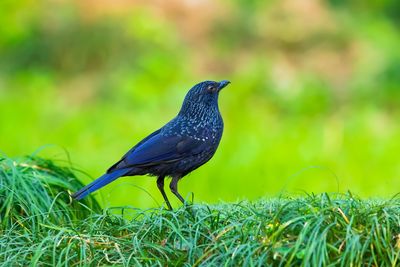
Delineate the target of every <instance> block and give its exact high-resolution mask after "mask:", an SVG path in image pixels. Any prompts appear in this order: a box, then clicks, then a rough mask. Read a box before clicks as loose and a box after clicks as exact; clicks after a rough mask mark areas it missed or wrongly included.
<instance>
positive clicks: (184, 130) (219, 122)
mask: <svg viewBox="0 0 400 267" xmlns="http://www.w3.org/2000/svg"><path fill="white" fill-rule="evenodd" d="M229 83H230V81H227V80H222V81H220V82H216V81H203V82H200V83H198V84H196V85H194V86H193V87H192V88H191V89H190V90H189V91H188V93H187V94H186V96H185V98H184V100H183V104H182V106H181V108H180V111H179V113H178V115H177V116H175V117H174V118H173V119H172V120H171V121H169V122H168V123H167V124H165V125H164V126H163V127H161V128H160V129H158V130H156V131H155V132H153V133H152V134H150V135H148V136H147V137H146V138H144V139H143V140H141V141H140V142H139V143H137V144H136V145H135V146H133V147H132V148H131V149H130V150H129V151H128V152H127V153H126V154H125V155H124V156H123V157H122V158H121V159H120V160H119V161H117V162H116V163H115V164H114V165H112V166H111V167H110V168H108V170H107V171H106V172H105V174H103V175H102V176H100V177H99V178H97V179H96V180H94V181H93V182H92V183H90V184H88V185H86V186H84V187H83V188H82V189H80V190H79V191H77V192H75V193H74V194H72V195H71V196H72V197H73V198H74V199H75V200H81V199H83V198H84V197H86V196H87V195H89V194H90V193H93V192H94V191H96V190H98V189H100V188H102V187H103V186H105V185H107V184H109V183H111V182H113V181H115V180H116V179H118V178H120V177H125V176H136V175H150V176H155V177H157V187H158V189H159V191H160V192H161V195H162V196H163V198H164V201H165V203H166V205H167V206H168V209H169V210H172V206H171V204H170V202H169V200H168V197H167V195H166V193H165V190H164V179H165V178H166V177H169V178H171V182H170V184H169V187H170V190H171V192H172V193H173V194H174V195H175V196H176V197H177V198H178V199H179V200H180V201H181V202H182V203H183V204H184V205H185V200H184V198H183V197H182V196H181V195H180V194H179V192H178V182H179V180H181V179H182V178H183V177H184V176H186V175H187V174H189V173H190V172H192V171H194V170H195V169H197V168H199V167H200V166H202V165H203V164H205V163H206V162H208V161H209V160H210V159H211V158H212V157H213V156H214V154H215V152H216V150H217V148H218V146H219V143H220V141H221V137H222V133H223V129H224V122H223V119H222V116H221V113H220V110H219V107H218V97H219V93H220V91H221V90H222V89H223V88H225V87H226V86H227V85H228V84H229Z"/></svg>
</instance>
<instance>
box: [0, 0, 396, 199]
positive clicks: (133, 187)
mask: <svg viewBox="0 0 400 267" xmlns="http://www.w3.org/2000/svg"><path fill="white" fill-rule="evenodd" d="M0 25H1V26H0V151H1V153H2V154H3V155H7V156H12V157H15V156H20V155H26V154H31V153H37V154H38V155H40V156H45V157H49V158H52V159H56V160H57V161H58V162H64V163H67V164H69V163H68V162H69V161H70V162H71V164H72V165H73V166H74V167H76V168H77V169H81V170H83V171H84V172H86V173H87V174H88V175H86V174H84V173H81V174H80V177H81V179H82V180H83V181H85V182H89V181H90V180H91V179H93V178H95V177H97V176H99V175H101V174H102V172H103V171H104V170H105V169H106V168H107V167H108V166H110V165H111V164H112V163H114V162H115V161H116V160H117V159H119V158H120V157H121V156H122V155H123V154H124V153H125V152H126V151H127V150H128V149H129V148H130V147H131V146H132V145H134V144H135V143H136V142H138V141H139V140H141V139H142V138H143V137H145V136H146V135H147V134H149V133H151V132H152V131H154V130H155V129H158V128H159V127H160V126H161V125H163V124H164V123H166V122H167V121H168V120H169V119H171V118H172V117H173V116H175V115H176V113H177V112H178V110H179V108H180V105H181V102H182V100H183V97H184V95H185V93H186V92H187V90H188V89H189V88H190V87H191V86H192V85H194V84H195V83H197V82H200V81H202V80H206V79H212V80H222V79H229V80H230V81H231V82H232V84H231V85H230V86H229V87H227V88H226V89H224V90H223V91H222V93H221V96H220V109H221V111H222V113H223V117H224V120H225V132H224V136H223V139H222V142H221V145H220V148H219V151H218V152H217V154H216V155H215V157H214V158H213V159H212V161H210V162H209V163H208V164H207V165H205V166H203V167H202V168H200V169H199V170H198V171H196V172H194V173H192V174H190V175H189V176H188V177H186V178H185V179H183V180H182V181H181V183H180V190H181V192H182V194H183V195H184V196H186V197H187V198H191V192H194V200H195V201H197V202H201V201H207V202H209V203H213V202H218V201H235V200H240V199H256V198H260V197H263V196H278V195H280V194H288V193H289V194H299V193H302V192H304V191H305V192H307V193H311V192H315V193H318V192H346V191H347V190H350V191H351V192H353V193H354V194H357V195H359V196H362V197H390V196H392V195H394V194H396V193H398V192H399V191H400V164H399V152H400V138H399V137H400V124H399V113H400V112H399V104H400V1H397V0H379V1H361V0H353V1H344V0H330V1H322V0H320V1H318V0H302V1H299V0H274V1H262V0H251V1H249V0H246V1H245V0H235V1H228V0H226V1H212V0H186V1H177V0H171V1H162V0H159V1H144V0H143V1H136V0H114V1H106V0H75V1H66V0H57V1H56V0H54V1H49V0H43V1H34V0H21V1H14V0H2V1H1V2H0ZM65 151H67V152H65ZM97 196H98V197H99V199H102V201H103V204H104V205H106V206H108V205H134V206H139V207H152V206H157V205H159V204H160V203H162V197H161V196H160V194H159V192H158V190H157V187H156V185H155V179H154V178H151V177H134V178H124V179H120V180H119V181H117V182H115V183H113V184H111V185H109V186H108V187H106V188H104V189H103V190H101V193H100V194H97ZM171 200H173V204H174V205H175V206H176V205H177V204H178V202H177V201H176V199H175V198H174V197H172V196H171Z"/></svg>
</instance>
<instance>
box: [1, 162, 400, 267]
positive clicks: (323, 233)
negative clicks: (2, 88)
mask: <svg viewBox="0 0 400 267" xmlns="http://www.w3.org/2000/svg"><path fill="white" fill-rule="evenodd" d="M75 172H76V171H75V170H72V169H71V168H69V167H60V166H58V165H56V164H54V163H53V162H51V161H48V160H43V159H40V158H31V157H27V158H21V159H18V160H13V159H10V158H3V159H2V160H1V162H0V185H1V186H0V219H1V223H0V265H2V266H10V265H23V266H27V265H31V266H35V265H41V266H47V265H49V266H56V265H58V266H76V265H78V266H82V265H95V266H96V265H118V266H132V265H159V266H165V265H169V266H175V265H178V266H181V265H191V266H200V265H201V266H204V265H215V266H223V265H225V266H241V265H246V266H265V265H274V266H298V265H303V266H398V265H399V253H400V198H399V197H397V196H396V197H394V198H391V199H385V200H382V199H380V200H379V199H377V200H371V199H370V200H361V199H359V198H357V197H355V196H353V195H351V194H350V193H348V194H345V195H343V194H341V195H335V194H320V195H313V194H310V195H304V196H301V197H288V196H285V197H281V198H273V199H262V200H259V201H255V202H248V201H241V202H236V203H222V204H219V205H207V204H194V205H190V206H186V207H181V208H179V209H177V210H175V211H172V212H171V211H167V210H164V209H163V208H156V209H147V210H142V209H139V208H132V207H115V208H109V209H105V210H102V209H101V208H100V207H99V205H98V204H97V202H96V201H95V199H94V198H91V197H89V198H88V199H87V200H85V201H84V202H82V203H77V202H75V201H71V199H70V198H69V196H68V194H67V192H68V191H74V190H76V189H77V188H79V187H80V186H81V184H80V182H79V181H78V180H77V179H76V176H75V175H74V173H75Z"/></svg>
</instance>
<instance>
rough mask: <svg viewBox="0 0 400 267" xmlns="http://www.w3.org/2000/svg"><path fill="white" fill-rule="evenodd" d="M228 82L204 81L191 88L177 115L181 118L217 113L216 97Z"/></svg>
mask: <svg viewBox="0 0 400 267" xmlns="http://www.w3.org/2000/svg"><path fill="white" fill-rule="evenodd" d="M229 83H230V82H229V81H226V80H223V81H220V82H214V81H204V82H201V83H198V84H196V85H195V86H193V87H192V88H191V89H190V90H189V92H188V93H187V94H186V97H185V100H184V101H183V105H182V108H181V110H180V112H179V115H183V116H190V117H196V116H202V114H203V115H209V116H211V117H212V116H214V115H213V114H215V113H219V110H218V95H219V92H220V91H221V90H222V88H224V87H225V86H227V85H228V84H229Z"/></svg>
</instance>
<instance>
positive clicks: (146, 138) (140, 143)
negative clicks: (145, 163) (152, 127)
mask: <svg viewBox="0 0 400 267" xmlns="http://www.w3.org/2000/svg"><path fill="white" fill-rule="evenodd" d="M160 131H161V129H158V130H157V131H155V132H153V133H152V134H150V135H148V136H147V137H145V138H143V140H142V141H140V142H139V143H137V144H136V145H135V146H134V147H132V148H131V149H129V151H128V152H126V154H125V155H124V156H123V157H122V158H121V159H120V160H119V161H118V162H116V163H115V164H114V165H112V166H111V167H110V168H108V170H107V173H109V172H112V171H113V170H115V169H116V167H117V165H118V164H119V163H120V162H122V161H123V160H124V159H125V158H126V157H127V156H128V155H129V154H131V153H133V152H134V151H135V149H136V148H138V147H139V146H141V145H142V144H143V143H145V142H146V141H147V140H149V139H150V138H152V137H153V136H156V135H158V134H159V133H160Z"/></svg>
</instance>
